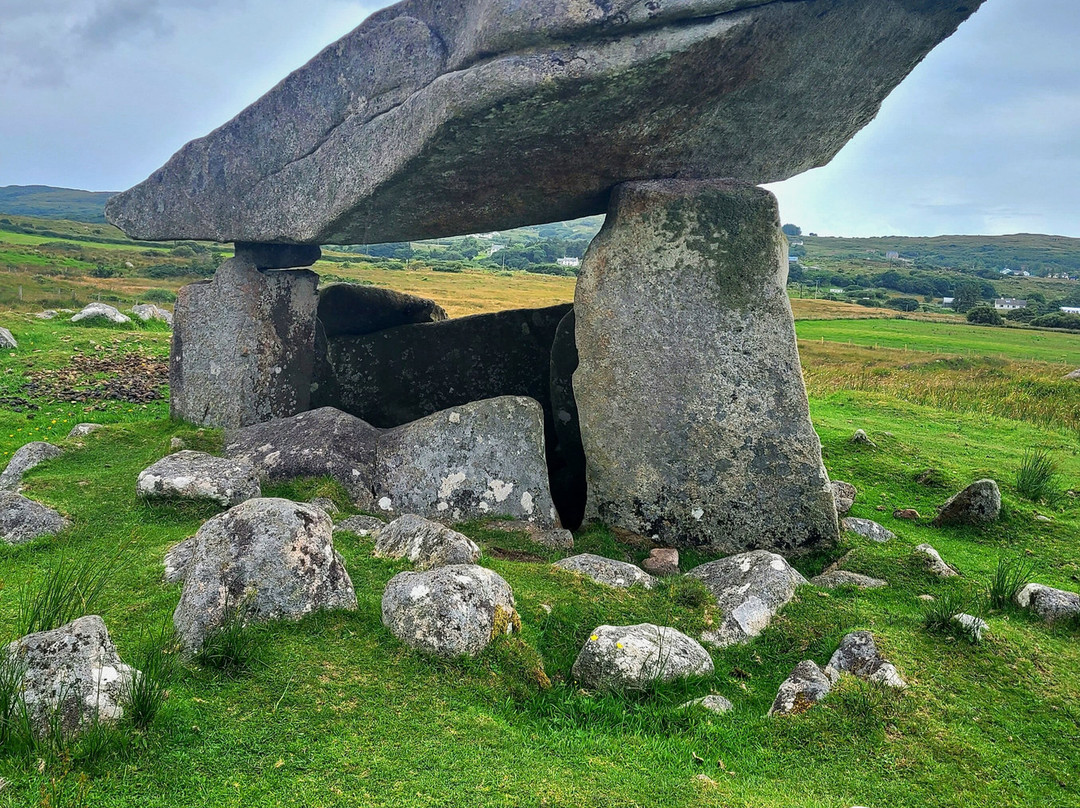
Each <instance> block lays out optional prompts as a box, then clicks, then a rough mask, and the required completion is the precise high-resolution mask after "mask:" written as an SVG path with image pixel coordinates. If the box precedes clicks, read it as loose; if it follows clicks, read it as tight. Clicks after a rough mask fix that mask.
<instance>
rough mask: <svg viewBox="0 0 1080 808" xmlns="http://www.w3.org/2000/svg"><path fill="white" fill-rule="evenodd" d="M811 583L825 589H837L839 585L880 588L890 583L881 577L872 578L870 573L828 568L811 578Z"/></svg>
mask: <svg viewBox="0 0 1080 808" xmlns="http://www.w3.org/2000/svg"><path fill="white" fill-rule="evenodd" d="M810 583H812V584H813V585H814V586H820V587H822V588H824V589H836V588H837V587H838V586H856V587H858V588H859V589H880V588H881V587H883V586H888V585H889V582H888V581H883V580H882V579H881V578H871V577H870V576H869V575H861V574H859V573H857V572H848V571H847V570H826V571H825V572H823V573H821V575H818V576H816V577H814V578H811V579H810Z"/></svg>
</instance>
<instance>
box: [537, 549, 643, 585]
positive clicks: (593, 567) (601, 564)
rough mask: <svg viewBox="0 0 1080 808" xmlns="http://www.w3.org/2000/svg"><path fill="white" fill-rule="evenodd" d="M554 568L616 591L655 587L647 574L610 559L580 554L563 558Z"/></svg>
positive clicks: (630, 565) (590, 554)
mask: <svg viewBox="0 0 1080 808" xmlns="http://www.w3.org/2000/svg"><path fill="white" fill-rule="evenodd" d="M555 566H556V567H559V568H561V569H564V570H569V571H570V572H576V573H577V574H578V575H584V576H585V577H586V578H591V579H592V580H594V581H596V582H597V583H598V584H603V585H604V586H611V587H615V588H616V589H629V588H630V587H632V586H634V585H635V584H638V585H640V586H642V587H644V588H645V589H652V588H653V587H654V586H656V579H654V578H653V577H652V576H651V575H649V573H647V572H644V571H643V570H642V569H641V568H639V567H636V566H634V565H633V564H627V563H626V562H625V561H615V560H614V559H611V558H604V557H603V556H598V555H593V554H592V553H582V554H581V555H576V556H571V557H570V558H563V559H560V560H559V561H556V562H555Z"/></svg>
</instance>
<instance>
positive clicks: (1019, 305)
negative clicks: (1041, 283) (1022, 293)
mask: <svg viewBox="0 0 1080 808" xmlns="http://www.w3.org/2000/svg"><path fill="white" fill-rule="evenodd" d="M994 308H995V309H997V310H998V311H1013V310H1015V309H1026V308H1027V301H1026V300H1017V299H1016V298H1015V297H999V298H998V299H997V300H995V301H994Z"/></svg>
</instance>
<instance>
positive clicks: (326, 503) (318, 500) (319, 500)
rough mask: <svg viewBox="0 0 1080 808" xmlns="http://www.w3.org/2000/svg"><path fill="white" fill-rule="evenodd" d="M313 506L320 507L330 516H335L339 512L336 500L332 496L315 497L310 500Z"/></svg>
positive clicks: (309, 503)
mask: <svg viewBox="0 0 1080 808" xmlns="http://www.w3.org/2000/svg"><path fill="white" fill-rule="evenodd" d="M308 505H310V506H311V507H312V508H318V509H319V510H320V511H322V512H323V513H325V514H326V515H327V516H329V517H334V516H336V515H337V513H338V510H339V509H338V506H337V503H336V502H334V500H332V499H330V497H315V499H313V500H311V501H310V502H308Z"/></svg>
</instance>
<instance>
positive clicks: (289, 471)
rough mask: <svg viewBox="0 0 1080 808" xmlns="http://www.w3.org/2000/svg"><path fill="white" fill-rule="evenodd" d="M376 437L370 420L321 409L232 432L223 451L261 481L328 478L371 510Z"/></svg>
mask: <svg viewBox="0 0 1080 808" xmlns="http://www.w3.org/2000/svg"><path fill="white" fill-rule="evenodd" d="M378 439H379V430H377V429H375V427H373V426H371V425H370V424H368V423H365V422H364V421H361V420H360V419H359V418H357V417H355V416H353V415H349V414H348V413H346V412H342V411H341V410H337V409H334V408H333V407H321V408H319V409H317V410H309V411H308V412H302V413H300V414H299V415H293V416H291V417H288V418H275V419H273V420H271V421H266V422H264V423H261V424H252V425H251V426H246V427H244V428H242V429H237V430H233V431H231V432H229V433H228V435H227V437H226V440H225V455H226V457H232V458H236V459H237V460H242V461H245V462H248V463H251V464H252V465H254V466H255V469H256V470H257V472H258V474H259V478H260V479H261V480H263V481H264V482H280V481H284V480H292V479H295V478H297V477H333V478H334V479H335V480H337V481H338V482H339V483H341V485H342V486H343V487H344V488H345V490H346V491H348V492H349V496H350V497H352V500H353V503H354V504H355V505H356V506H357V507H358V508H370V507H372V505H373V504H374V498H373V496H372V490H373V486H374V479H375V474H376V472H375V466H376V461H375V458H376V453H377V451H378Z"/></svg>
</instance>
